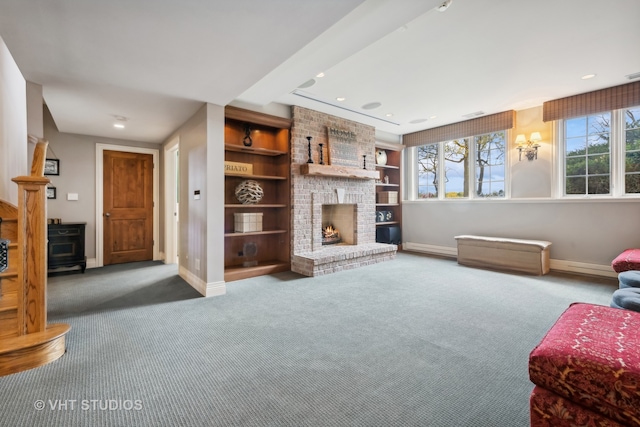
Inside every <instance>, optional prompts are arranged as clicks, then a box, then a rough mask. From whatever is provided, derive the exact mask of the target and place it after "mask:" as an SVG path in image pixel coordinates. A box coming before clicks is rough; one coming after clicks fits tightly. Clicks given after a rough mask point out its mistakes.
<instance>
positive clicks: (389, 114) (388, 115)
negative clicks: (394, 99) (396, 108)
mask: <svg viewBox="0 0 640 427" xmlns="http://www.w3.org/2000/svg"><path fill="white" fill-rule="evenodd" d="M385 116H387V117H393V114H392V113H387V114H385Z"/></svg>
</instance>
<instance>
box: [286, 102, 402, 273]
mask: <svg viewBox="0 0 640 427" xmlns="http://www.w3.org/2000/svg"><path fill="white" fill-rule="evenodd" d="M292 116H293V125H292V128H291V163H292V164H291V197H292V207H291V209H292V224H291V225H292V227H291V231H292V232H291V235H292V242H291V247H292V257H291V270H293V271H295V272H297V273H300V274H304V275H306V276H318V275H323V274H329V273H333V272H336V271H340V270H346V269H351V268H357V267H360V266H364V265H368V264H373V263H377V262H382V261H387V260H390V259H393V258H394V257H395V254H396V250H397V247H396V246H395V245H387V244H382V243H376V241H375V235H376V224H375V180H374V179H367V178H353V177H345V176H322V175H308V174H303V173H302V172H301V167H302V165H305V164H306V163H307V160H308V158H309V155H308V153H309V150H308V147H309V141H308V140H307V137H308V136H311V138H312V139H311V147H312V150H311V153H312V159H313V161H314V164H315V163H319V161H320V151H319V150H320V146H319V144H323V147H324V154H323V159H324V160H325V162H330V163H331V164H332V165H334V164H342V165H349V167H350V168H363V166H364V165H365V162H366V169H367V170H370V171H375V160H374V152H375V129H374V128H373V127H371V126H367V125H363V124H361V123H357V122H353V121H350V120H345V119H341V118H338V117H335V116H330V115H327V114H324V113H320V112H317V111H313V110H309V109H305V108H302V107H297V106H294V107H292ZM329 128H332V129H340V130H343V131H345V134H348V135H350V136H351V137H352V140H350V141H348V143H347V144H344V145H345V147H346V148H345V149H343V150H331V156H330V157H329V150H327V147H328V144H329V143H330V141H329V133H328V129H329ZM341 156H342V157H344V158H341ZM363 156H366V157H365V158H363ZM337 205H344V206H351V208H350V211H349V212H350V213H348V214H347V213H345V211H344V209H342V208H337V210H339V211H341V212H340V213H339V214H338V217H344V216H345V215H346V216H349V215H350V216H352V221H351V225H350V227H351V230H345V231H344V232H345V233H346V237H347V239H345V241H343V242H341V243H339V244H335V245H323V244H322V241H323V238H322V237H323V235H322V230H323V206H325V209H324V211H325V213H324V218H325V221H326V218H327V210H331V209H332V208H327V206H337ZM338 221H339V222H341V221H343V219H338ZM342 224H343V225H338V224H334V225H336V226H337V228H340V227H343V228H344V227H345V225H344V223H342Z"/></svg>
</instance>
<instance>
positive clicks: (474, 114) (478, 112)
mask: <svg viewBox="0 0 640 427" xmlns="http://www.w3.org/2000/svg"><path fill="white" fill-rule="evenodd" d="M484 115H485V112H484V111H476V112H475V113H469V114H465V115H464V116H462V117H464V118H465V119H473V118H474V117H478V116H484Z"/></svg>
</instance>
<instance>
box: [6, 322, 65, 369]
mask: <svg viewBox="0 0 640 427" xmlns="http://www.w3.org/2000/svg"><path fill="white" fill-rule="evenodd" d="M70 329H71V327H70V326H69V325H67V324H66V323H55V324H51V325H49V326H47V329H46V330H45V331H44V332H35V333H32V334H27V335H22V336H19V337H11V338H3V339H0V376H3V375H9V374H14V373H16V372H21V371H26V370H27V369H32V368H36V367H38V366H42V365H45V364H47V363H50V362H53V361H54V360H56V359H58V358H59V357H61V356H62V355H63V354H64V352H65V349H66V345H65V334H66V333H67V332H69V330H70Z"/></svg>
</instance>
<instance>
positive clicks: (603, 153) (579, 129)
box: [565, 113, 611, 195]
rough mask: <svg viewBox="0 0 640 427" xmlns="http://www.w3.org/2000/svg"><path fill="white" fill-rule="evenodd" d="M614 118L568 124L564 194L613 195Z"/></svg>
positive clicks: (599, 116)
mask: <svg viewBox="0 0 640 427" xmlns="http://www.w3.org/2000/svg"><path fill="white" fill-rule="evenodd" d="M610 124H611V114H610V113H603V114H597V115H591V116H584V117H577V118H574V119H568V120H565V194H567V195H570V194H609V193H610V191H611V144H610V140H611V125H610Z"/></svg>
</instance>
